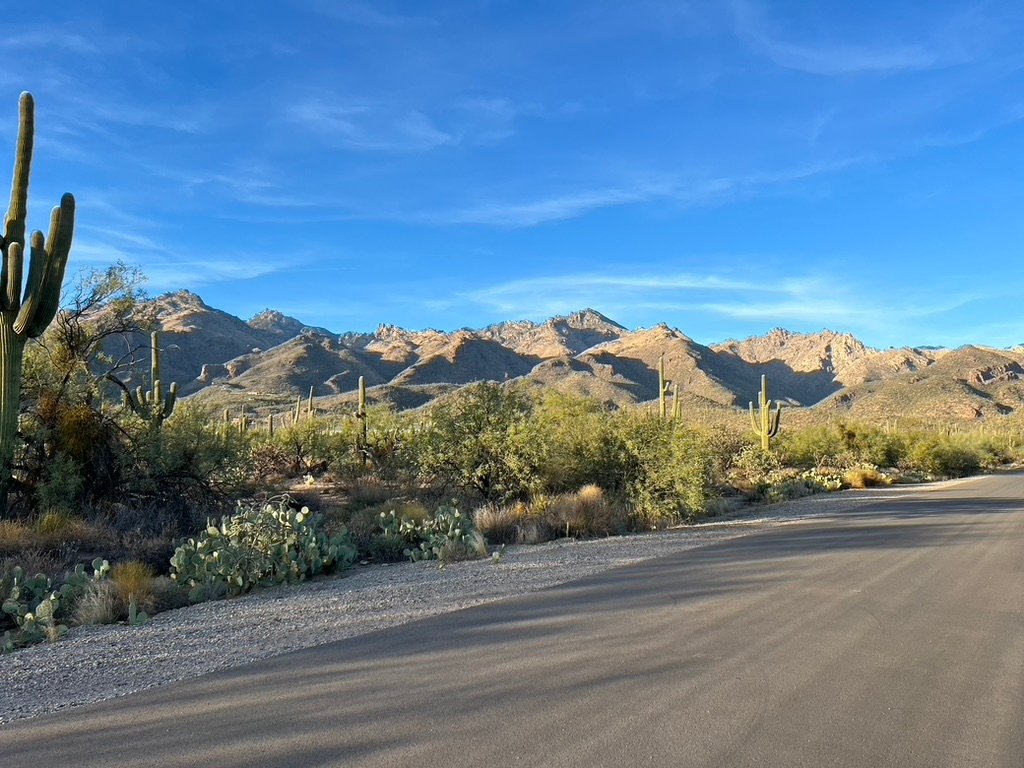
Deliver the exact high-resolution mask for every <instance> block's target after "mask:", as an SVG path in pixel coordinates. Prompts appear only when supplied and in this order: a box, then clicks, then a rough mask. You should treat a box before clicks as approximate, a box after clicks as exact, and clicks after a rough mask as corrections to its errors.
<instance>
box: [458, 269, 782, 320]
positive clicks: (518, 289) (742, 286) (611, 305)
mask: <svg viewBox="0 0 1024 768" xmlns="http://www.w3.org/2000/svg"><path fill="white" fill-rule="evenodd" d="M796 287H797V284H796V283H793V284H790V283H786V282H782V283H780V284H779V285H778V286H775V285H774V284H773V285H770V286H769V287H768V288H767V290H768V291H769V292H770V293H775V292H781V293H787V292H791V291H793V290H795V289H796ZM755 290H762V288H761V286H760V285H759V284H756V283H754V282H751V281H747V280H737V279H736V278H733V277H728V276H720V275H706V274H704V275H702V274H696V273H690V272H677V273H666V274H646V275H631V274H626V273H619V274H611V273H602V274H590V273H583V274H565V275H550V276H544V277H534V278H529V279H524V280H511V281H508V282H504V283H499V284H497V285H492V286H488V287H486V288H481V289H478V290H474V291H468V292H465V293H463V294H460V298H462V299H465V300H468V301H471V302H473V303H475V304H479V305H483V306H486V307H488V308H489V309H491V310H493V311H496V312H499V313H501V314H502V315H504V316H509V317H517V316H531V317H533V316H538V315H551V314H561V313H565V312H571V311H574V310H577V309H580V308H582V307H587V306H589V307H594V308H597V309H601V310H602V311H608V312H614V311H616V310H617V309H622V308H629V309H630V310H635V309H637V308H638V305H643V306H644V307H646V308H652V309H653V308H657V307H656V305H657V306H660V307H664V306H665V305H666V297H682V296H684V295H687V296H690V297H692V296H693V295H696V294H706V293H708V292H710V293H713V294H747V293H750V292H753V291H755ZM689 305H690V306H692V298H691V301H690V304H689Z"/></svg>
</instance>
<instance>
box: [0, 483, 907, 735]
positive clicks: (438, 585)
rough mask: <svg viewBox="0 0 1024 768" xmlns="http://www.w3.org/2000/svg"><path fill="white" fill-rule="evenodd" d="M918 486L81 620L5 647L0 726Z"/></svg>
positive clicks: (366, 569)
mask: <svg viewBox="0 0 1024 768" xmlns="http://www.w3.org/2000/svg"><path fill="white" fill-rule="evenodd" d="M914 491H915V489H913V488H910V487H905V486H901V487H894V488H878V489H870V490H866V491H845V492H843V493H835V494H828V495H821V496H813V497H809V498H806V499H800V500H797V501H792V502H787V503H784V504H777V505H773V506H770V507H756V508H754V512H753V513H751V512H750V511H747V512H746V513H744V514H740V515H739V516H736V517H734V518H732V519H725V520H720V521H716V522H713V523H705V524H702V525H695V526H689V527H685V528H679V529H673V530H670V531H663V532H658V533H645V534H638V535H633V536H620V537H612V538H606V539H598V540H589V541H574V540H561V541H554V542H549V543H546V544H539V545H535V546H513V547H506V548H505V550H504V552H503V553H502V554H501V556H500V558H491V559H489V560H479V561H474V562H467V563H457V564H453V565H448V566H445V567H443V568H442V567H438V565H437V563H436V562H435V563H429V562H425V563H401V564H395V565H373V566H359V567H356V568H355V569H353V570H350V571H347V572H346V573H345V574H343V575H341V576H337V577H331V578H323V579H317V580H314V581H310V582H305V583H303V584H301V585H296V586H291V587H277V588H273V589H266V590H261V591H258V592H254V593H251V594H249V595H246V596H244V597H240V598H236V599H232V600H220V601H216V602H209V603H202V604H200V605H195V606H191V607H188V608H182V609H179V610H175V611H167V612H165V613H160V614H158V615H156V616H155V617H153V619H152V620H151V621H150V622H149V623H147V624H145V625H144V626H141V627H126V626H124V625H106V626H85V627H76V628H73V629H72V630H71V631H70V633H69V634H68V635H67V636H66V637H65V638H63V639H62V640H60V641H59V642H57V643H53V644H44V645H37V646H33V647H31V648H26V649H24V650H20V651H16V652H15V653H11V654H7V655H3V656H0V723H7V722H12V721H14V720H19V719H22V718H27V717H34V716H36V715H40V714H43V713H46V712H56V711H60V710H66V709H71V708H74V707H78V706H82V705H83V704H89V703H92V702H97V701H102V700H105V699H110V698H113V697H115V696H123V695H125V694H128V693H133V692H135V691H141V690H145V689H147V688H152V687H154V686H159V685H166V684H167V683H171V682H174V681H176V680H184V679H187V678H191V677H196V676H198V675H203V674H206V673H207V672H212V671H214V670H218V669H225V668H228V667H236V666H240V665H243V664H248V663H250V662H253V661H256V660H258V659H265V658H267V657H270V656H276V655H278V654H282V653H287V652H288V651H293V650H296V649H299V648H306V647H309V646H314V645H320V644H322V643H329V642H332V641H334V640H341V639H344V638H348V637H355V636H357V635H362V634H365V633H367V632H374V631H376V630H379V629H384V628H386V627H393V626H396V625H398V624H404V623H406V622H409V621H415V620H416V619H422V618H425V617H427V616H435V615H438V614H442V613H447V612H449V611H456V610H459V609H462V608H468V607H470V606H473V605H479V604H481V603H486V602H490V601H493V600H500V599H502V598H505V597H510V596H514V595H521V594H523V593H525V592H532V591H535V590H539V589H544V588H545V587H550V586H553V585H555V584H561V583H563V582H566V581H571V580H573V579H578V578H582V577H584V576H589V575H591V574H594V573H598V572H600V571H605V570H608V569H611V568H615V567H618V566H622V565H628V564H630V563H635V562H638V561H641V560H647V559H650V558H655V557H662V556H665V555H672V554H676V553H679V552H684V551H686V550H688V549H693V548H694V547H700V546H704V545H706V544H710V543H713V542H718V541H723V540H725V539H729V538H733V537H736V536H743V535H745V534H748V533H751V532H753V531H757V530H762V529H764V528H766V527H771V526H777V525H785V524H787V523H790V522H793V521H795V520H799V519H806V518H809V517H822V516H828V515H832V514H835V513H837V512H840V511H845V510H849V509H851V508H856V507H859V506H862V505H864V504H866V503H873V502H876V501H882V500H884V499H889V498H894V497H896V496H903V495H906V494H908V493H912V492H914ZM755 515H756V516H755Z"/></svg>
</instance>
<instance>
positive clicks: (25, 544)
mask: <svg viewBox="0 0 1024 768" xmlns="http://www.w3.org/2000/svg"><path fill="white" fill-rule="evenodd" d="M37 544H38V537H37V536H36V534H35V531H33V530H32V529H31V528H29V527H28V526H27V525H25V523H21V522H18V521H16V520H0V553H10V554H15V553H18V552H22V551H24V550H26V549H29V548H31V547H34V546H37Z"/></svg>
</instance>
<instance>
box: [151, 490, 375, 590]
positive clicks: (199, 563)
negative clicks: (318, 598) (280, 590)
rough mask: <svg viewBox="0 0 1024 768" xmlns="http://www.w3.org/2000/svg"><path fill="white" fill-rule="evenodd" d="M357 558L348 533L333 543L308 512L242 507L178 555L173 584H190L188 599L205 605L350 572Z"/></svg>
mask: <svg viewBox="0 0 1024 768" xmlns="http://www.w3.org/2000/svg"><path fill="white" fill-rule="evenodd" d="M355 556H356V551H355V548H354V547H353V546H352V545H351V543H350V541H349V538H348V536H347V533H346V532H344V531H343V532H342V533H340V534H339V535H336V536H333V537H328V536H327V535H326V534H325V533H323V532H322V531H321V530H320V517H319V516H318V515H314V514H311V513H310V511H309V509H307V508H306V507H303V508H302V509H299V510H296V509H294V508H293V507H292V506H291V505H290V504H289V499H287V498H282V499H279V500H277V502H276V503H268V504H265V505H263V506H257V505H250V506H247V505H243V504H239V508H238V512H237V513H236V514H234V515H231V516H229V517H224V518H222V519H221V523H220V525H219V526H217V525H212V524H210V525H208V526H207V528H206V531H205V532H204V533H203V534H202V535H201V536H200V537H199V538H196V539H189V540H188V541H187V542H186V543H185V544H183V545H181V546H180V547H178V548H177V549H176V550H175V552H174V556H173V557H172V558H171V578H173V579H175V580H176V581H178V582H180V583H182V584H187V585H188V587H189V599H190V600H191V601H193V602H200V601H202V600H208V599H212V598H219V597H224V596H227V595H240V594H243V593H245V592H248V591H249V590H251V589H252V588H253V587H256V586H269V585H273V584H283V583H292V582H296V581H302V580H303V579H305V578H307V577H309V576H314V575H316V574H318V573H322V572H329V571H333V570H336V569H341V568H345V567H347V566H349V565H351V564H352V562H353V561H354V560H355Z"/></svg>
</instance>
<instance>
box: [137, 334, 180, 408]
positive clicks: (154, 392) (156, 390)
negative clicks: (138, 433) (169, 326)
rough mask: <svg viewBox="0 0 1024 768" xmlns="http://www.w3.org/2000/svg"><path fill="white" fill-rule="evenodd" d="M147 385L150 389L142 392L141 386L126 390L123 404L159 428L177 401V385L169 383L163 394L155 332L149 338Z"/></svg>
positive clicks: (158, 340)
mask: <svg viewBox="0 0 1024 768" xmlns="http://www.w3.org/2000/svg"><path fill="white" fill-rule="evenodd" d="M149 340H150V345H151V349H150V357H149V383H150V388H149V389H148V390H144V389H143V388H142V387H141V386H140V387H136V388H135V391H134V392H132V391H131V390H128V391H127V392H125V393H124V404H125V406H127V407H128V408H131V410H132V412H133V413H135V414H137V415H138V416H140V417H141V418H143V419H145V420H146V421H148V422H149V423H150V424H152V425H153V426H154V427H160V425H161V424H163V423H164V419H166V418H167V417H169V416H170V415H171V411H173V410H174V404H175V402H177V400H178V383H177V382H176V381H175V382H171V386H170V387H169V388H168V390H167V394H166V395H165V394H164V385H163V382H162V381H161V380H160V336H159V334H158V333H157V332H156V331H153V333H152V334H151V335H150V337H149Z"/></svg>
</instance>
